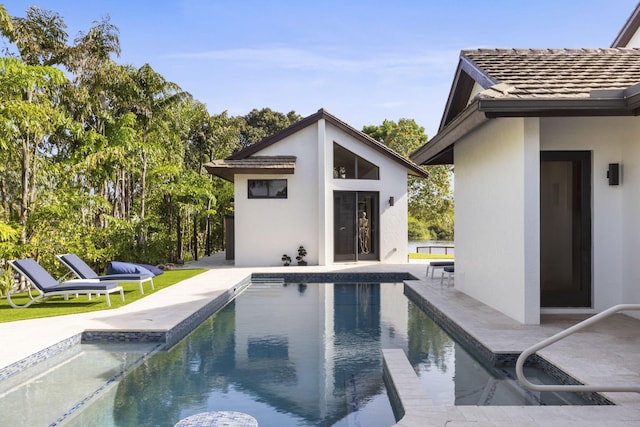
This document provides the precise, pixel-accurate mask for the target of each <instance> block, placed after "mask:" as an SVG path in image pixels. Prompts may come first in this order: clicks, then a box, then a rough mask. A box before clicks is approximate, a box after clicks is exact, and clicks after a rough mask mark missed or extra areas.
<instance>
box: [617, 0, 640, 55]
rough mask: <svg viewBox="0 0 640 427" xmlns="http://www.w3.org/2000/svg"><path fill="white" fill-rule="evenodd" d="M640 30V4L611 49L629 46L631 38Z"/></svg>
mask: <svg viewBox="0 0 640 427" xmlns="http://www.w3.org/2000/svg"><path fill="white" fill-rule="evenodd" d="M638 28H640V3H638V5H636V8H635V9H634V10H633V12H631V15H630V16H629V19H627V22H626V23H625V24H624V26H623V27H622V29H621V30H620V32H619V33H618V35H617V36H616V38H615V40H614V41H613V43H611V47H627V44H628V43H629V41H630V40H631V37H633V35H634V34H635V33H636V31H638Z"/></svg>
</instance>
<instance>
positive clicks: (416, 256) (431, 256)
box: [409, 252, 454, 259]
mask: <svg viewBox="0 0 640 427" xmlns="http://www.w3.org/2000/svg"><path fill="white" fill-rule="evenodd" d="M409 259H454V256H453V255H444V254H423V253H416V252H410V253H409Z"/></svg>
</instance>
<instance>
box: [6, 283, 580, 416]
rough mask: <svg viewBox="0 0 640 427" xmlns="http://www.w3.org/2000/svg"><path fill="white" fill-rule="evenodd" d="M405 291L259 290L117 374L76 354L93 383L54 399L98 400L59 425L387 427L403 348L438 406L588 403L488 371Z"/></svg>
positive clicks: (132, 356)
mask: <svg viewBox="0 0 640 427" xmlns="http://www.w3.org/2000/svg"><path fill="white" fill-rule="evenodd" d="M403 289H404V286H403V284H402V283H382V284H380V283H322V284H304V283H289V284H282V283H280V284H273V283H262V284H259V283H256V284H253V285H251V286H250V287H248V288H247V289H246V290H245V291H244V292H243V293H242V294H241V295H240V296H239V297H238V298H237V299H236V300H234V301H232V302H230V303H229V304H228V305H227V306H226V307H225V308H223V309H222V310H220V311H219V312H218V313H217V314H215V315H214V316H212V317H211V318H209V319H208V320H206V321H205V322H204V323H203V324H202V325H200V326H199V327H198V328H197V329H196V330H194V331H193V333H192V334H191V335H189V336H188V337H187V338H186V339H184V340H182V341H181V342H179V343H178V344H177V345H175V346H174V347H173V348H171V349H170V350H168V351H159V352H156V353H155V354H153V355H152V356H151V357H147V356H146V354H147V353H149V352H153V351H154V350H156V348H155V347H152V346H149V347H145V346H143V347H142V348H140V349H137V350H135V351H134V350H133V349H134V348H135V347H131V351H130V352H129V353H127V349H128V347H127V346H125V347H124V348H120V349H116V350H119V351H121V353H117V352H116V351H113V352H112V353H111V354H113V355H115V356H110V357H108V358H107V360H109V361H110V362H109V363H110V366H111V368H109V369H106V368H98V367H97V365H98V361H99V359H100V358H101V357H102V356H97V355H96V354H99V353H100V352H105V351H107V350H108V349H109V348H110V347H109V346H104V345H102V346H91V345H81V346H76V347H79V348H80V350H79V349H73V350H72V351H74V352H78V351H80V352H81V353H82V352H91V351H95V352H96V353H95V354H94V355H90V356H89V357H87V358H86V359H87V360H89V361H93V362H94V363H93V364H94V365H96V366H95V367H94V368H93V369H94V370H95V371H96V374H95V375H87V374H86V373H83V371H82V368H80V369H76V370H75V371H74V372H75V373H74V374H73V375H68V377H67V379H68V380H69V383H68V385H66V386H65V385H64V384H63V385H62V389H61V390H60V391H58V392H55V391H51V389H48V391H47V392H48V393H52V394H56V393H57V394H59V395H62V394H66V393H67V390H69V389H72V388H75V387H76V382H77V381H83V377H93V376H95V377H96V378H97V379H98V381H97V384H99V381H100V379H101V380H102V382H103V383H104V385H103V386H100V387H99V393H96V392H92V391H90V389H87V390H84V391H83V393H84V396H91V397H93V396H94V395H95V398H91V399H87V398H86V397H85V398H82V399H80V400H79V402H80V403H81V405H80V406H81V407H82V408H81V410H78V411H73V412H71V413H70V415H67V416H65V417H63V419H62V422H64V423H66V424H65V425H70V426H87V425H99V426H173V425H174V424H175V423H176V422H177V421H178V420H180V419H182V418H185V417H187V416H189V415H192V414H195V413H199V412H204V411H213V410H232V411H240V412H245V413H248V414H251V415H252V416H254V417H255V418H256V419H258V421H259V423H260V426H262V427H264V426H271V425H272V426H318V425H320V426H371V427H375V426H390V425H392V424H394V423H395V418H394V415H393V411H392V408H391V404H390V403H389V398H388V396H387V392H386V389H385V387H384V384H383V381H382V360H381V349H382V348H402V349H403V350H404V351H405V353H406V354H407V357H408V358H409V360H410V361H411V363H412V365H413V366H414V368H415V369H416V372H418V374H419V376H420V378H421V381H422V382H423V384H424V386H425V389H426V390H427V391H428V394H429V396H430V397H431V399H432V400H433V401H434V403H435V404H438V405H453V404H457V405H460V404H470V405H478V404H494V405H505V404H511V405H524V404H565V403H583V402H571V401H567V400H565V398H563V397H557V396H553V395H552V396H543V395H536V394H532V393H528V392H525V391H524V390H523V389H522V388H521V387H519V385H518V384H517V383H516V382H515V381H514V380H512V379H511V378H509V377H508V375H507V376H506V377H505V376H504V375H503V374H505V373H506V374H508V372H496V371H497V369H495V368H489V369H487V368H486V367H484V366H482V364H481V363H479V362H478V361H477V360H476V359H474V358H473V357H472V356H471V355H470V354H468V353H467V352H466V351H465V349H464V348H463V347H462V346H460V345H459V344H457V343H456V342H455V341H454V340H452V339H451V338H450V337H449V336H448V335H447V334H446V333H445V332H444V331H443V330H442V329H440V328H439V327H438V326H437V325H436V324H435V323H434V322H433V321H431V320H430V319H429V317H427V316H426V315H425V314H424V312H422V310H420V309H419V308H418V307H417V306H416V305H414V304H413V303H411V302H410V301H409V300H408V299H407V297H406V296H405V295H404V291H403ZM122 352H124V353H122ZM66 357H67V356H61V358H62V359H64V360H66ZM114 360H115V363H114ZM55 364H56V362H55V361H54V362H53V365H52V366H55ZM71 365H72V364H69V366H71ZM129 368H131V369H129ZM62 377H64V375H59V374H58V375H57V377H56V378H57V379H56V381H57V382H60V381H61V380H60V378H62ZM42 378H44V376H43V377H42ZM38 381H39V380H38ZM43 381H44V379H43ZM98 395H99V397H98ZM44 396H45V398H46V395H44ZM72 402H73V400H72ZM3 403H4V402H3V401H0V404H3ZM25 403H27V404H28V403H29V402H28V401H27V402H25ZM58 406H61V408H60V409H62V410H63V413H65V414H66V413H67V412H69V411H68V409H66V408H64V407H62V406H63V404H60V405H58ZM65 410H66V411H65ZM59 419H60V417H59V416H53V417H52V418H51V421H47V423H30V424H29V425H47V424H48V423H54V422H57V420H59Z"/></svg>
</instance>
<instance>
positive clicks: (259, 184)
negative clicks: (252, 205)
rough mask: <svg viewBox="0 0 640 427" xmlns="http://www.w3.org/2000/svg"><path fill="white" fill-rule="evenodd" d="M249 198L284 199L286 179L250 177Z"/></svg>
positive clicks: (285, 196) (285, 195)
mask: <svg viewBox="0 0 640 427" xmlns="http://www.w3.org/2000/svg"><path fill="white" fill-rule="evenodd" d="M248 188H249V198H250V199H286V198H287V180H286V179H250V180H249V187H248Z"/></svg>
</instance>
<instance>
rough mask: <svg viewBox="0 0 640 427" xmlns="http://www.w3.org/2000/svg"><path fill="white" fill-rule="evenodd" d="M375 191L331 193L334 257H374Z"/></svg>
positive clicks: (376, 237) (377, 251) (375, 248)
mask: <svg viewBox="0 0 640 427" xmlns="http://www.w3.org/2000/svg"><path fill="white" fill-rule="evenodd" d="M378 200H379V196H378V193H377V192H358V191H335V192H334V193H333V223H334V232H333V237H334V260H335V261H358V260H378V259H379V249H378V235H379V233H378V205H379V204H378Z"/></svg>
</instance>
